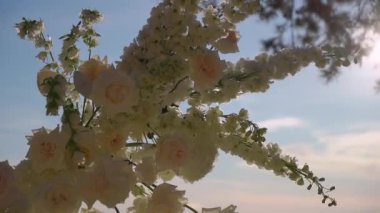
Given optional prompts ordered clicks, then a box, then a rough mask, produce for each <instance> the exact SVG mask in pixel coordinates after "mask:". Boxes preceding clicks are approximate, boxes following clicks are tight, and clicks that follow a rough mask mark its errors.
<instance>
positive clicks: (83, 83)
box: [74, 58, 108, 97]
mask: <svg viewBox="0 0 380 213" xmlns="http://www.w3.org/2000/svg"><path fill="white" fill-rule="evenodd" d="M107 69H108V67H107V65H106V63H104V62H102V61H100V60H97V59H93V58H92V59H90V60H88V61H86V62H84V63H83V64H82V65H80V66H79V71H78V72H74V84H75V88H76V89H77V90H78V92H79V93H80V94H82V95H83V96H85V97H89V95H90V94H91V90H92V86H93V83H94V81H95V80H96V79H97V78H98V76H99V75H100V73H102V72H104V71H106V70H107Z"/></svg>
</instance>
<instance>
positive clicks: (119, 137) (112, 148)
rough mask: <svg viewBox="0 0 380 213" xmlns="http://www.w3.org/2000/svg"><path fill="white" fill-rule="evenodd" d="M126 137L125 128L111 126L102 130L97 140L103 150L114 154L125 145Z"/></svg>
mask: <svg viewBox="0 0 380 213" xmlns="http://www.w3.org/2000/svg"><path fill="white" fill-rule="evenodd" d="M127 137H128V135H127V130H126V129H125V128H113V129H107V130H105V131H104V132H102V133H101V134H100V137H99V141H100V145H101V148H102V149H103V150H104V151H106V152H108V153H112V154H116V153H118V152H119V151H120V150H121V149H122V148H123V147H125V143H126V141H127Z"/></svg>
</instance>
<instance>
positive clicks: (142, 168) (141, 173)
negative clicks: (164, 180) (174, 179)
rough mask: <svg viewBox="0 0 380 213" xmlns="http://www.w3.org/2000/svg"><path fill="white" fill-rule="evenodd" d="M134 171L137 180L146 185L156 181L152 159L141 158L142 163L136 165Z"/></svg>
mask: <svg viewBox="0 0 380 213" xmlns="http://www.w3.org/2000/svg"><path fill="white" fill-rule="evenodd" d="M135 170H136V175H137V177H138V178H139V180H140V181H141V182H144V183H146V184H148V185H150V184H153V183H154V181H156V179H157V171H156V168H155V163H154V159H153V158H152V157H146V158H143V160H142V163H140V164H137V166H136V169H135Z"/></svg>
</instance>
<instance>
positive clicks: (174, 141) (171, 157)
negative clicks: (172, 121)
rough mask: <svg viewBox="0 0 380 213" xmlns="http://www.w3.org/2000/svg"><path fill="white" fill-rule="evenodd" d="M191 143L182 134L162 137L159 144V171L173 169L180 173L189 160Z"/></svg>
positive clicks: (157, 157)
mask: <svg viewBox="0 0 380 213" xmlns="http://www.w3.org/2000/svg"><path fill="white" fill-rule="evenodd" d="M190 145H191V141H190V140H189V139H188V138H187V137H185V135H181V134H169V135H164V136H161V138H160V140H159V141H158V143H157V152H156V162H157V168H158V171H163V170H167V169H171V170H173V171H175V172H177V173H178V171H179V169H180V168H181V167H182V166H183V165H184V164H185V163H186V162H187V161H188V160H189V156H190Z"/></svg>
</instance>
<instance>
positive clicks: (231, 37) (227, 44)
mask: <svg viewBox="0 0 380 213" xmlns="http://www.w3.org/2000/svg"><path fill="white" fill-rule="evenodd" d="M239 38H240V36H239V34H238V33H237V32H236V31H234V30H229V31H228V32H227V35H226V36H225V37H222V38H221V39H219V40H218V41H217V42H216V43H215V45H214V46H215V47H216V48H217V49H218V50H219V51H220V52H221V53H235V52H239V47H238V46H237V42H238V41H239Z"/></svg>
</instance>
